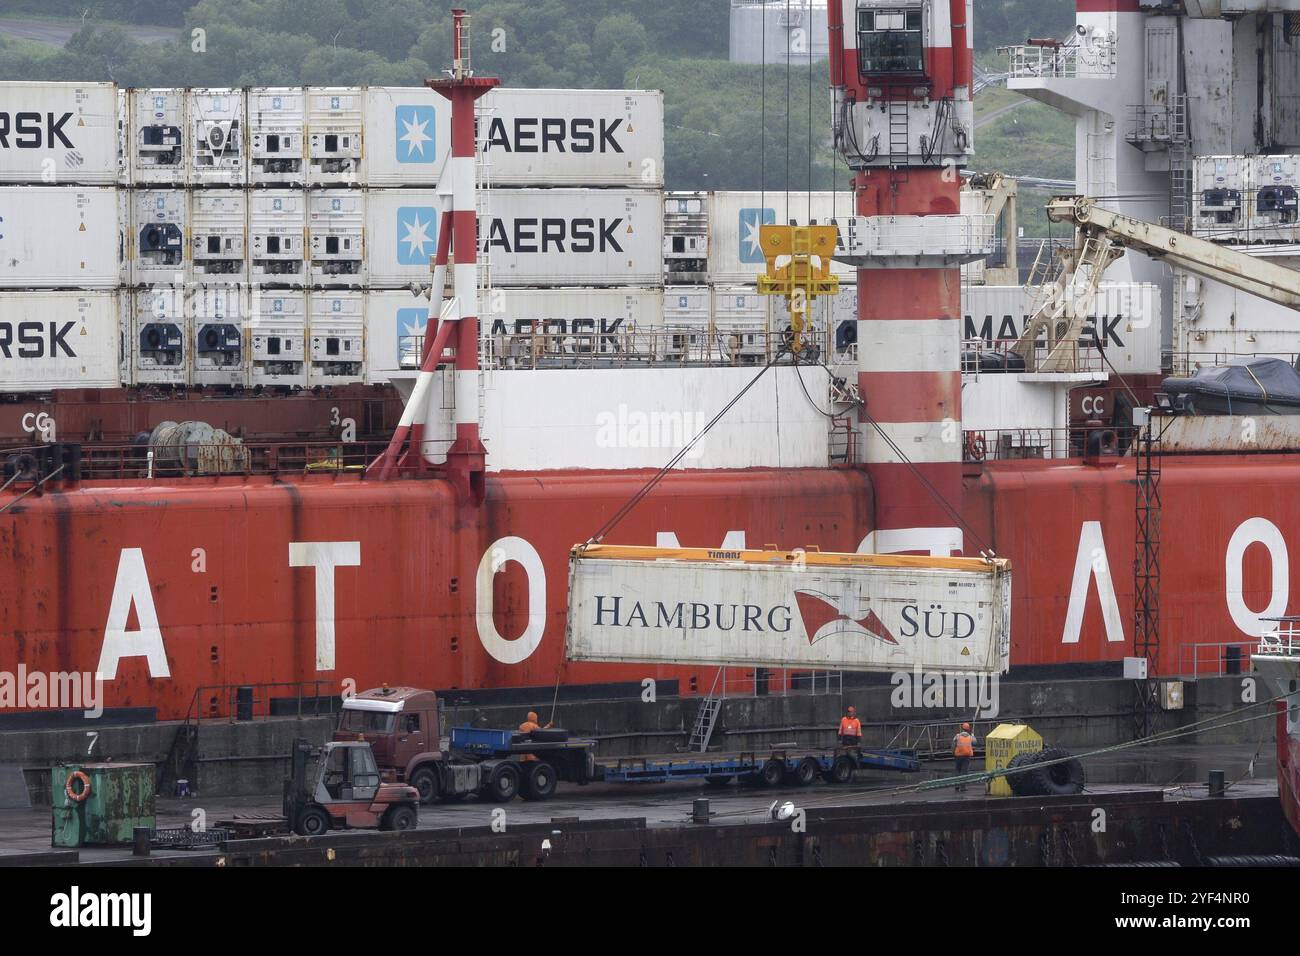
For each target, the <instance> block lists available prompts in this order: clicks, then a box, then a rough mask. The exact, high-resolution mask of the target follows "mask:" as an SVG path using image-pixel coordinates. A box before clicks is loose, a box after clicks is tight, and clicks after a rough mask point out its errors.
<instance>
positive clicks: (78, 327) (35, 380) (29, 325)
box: [0, 291, 121, 392]
mask: <svg viewBox="0 0 1300 956" xmlns="http://www.w3.org/2000/svg"><path fill="white" fill-rule="evenodd" d="M120 308H121V300H120V296H119V294H118V293H117V292H53V291H51V292H0V392H45V391H50V390H51V389H57V388H115V387H116V386H117V385H118V376H119V361H118V348H119V342H120V339H119V336H118V324H119V322H120V321H121V313H120Z"/></svg>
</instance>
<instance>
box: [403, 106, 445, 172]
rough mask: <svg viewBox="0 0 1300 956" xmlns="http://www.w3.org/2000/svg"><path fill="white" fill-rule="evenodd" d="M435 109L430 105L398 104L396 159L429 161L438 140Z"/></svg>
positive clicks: (412, 161)
mask: <svg viewBox="0 0 1300 956" xmlns="http://www.w3.org/2000/svg"><path fill="white" fill-rule="evenodd" d="M436 122H437V111H436V110H434V108H433V107H432V106H399V107H397V113H396V124H395V125H396V126H397V161H398V162H399V163H431V162H433V161H434V159H435V155H434V154H435V153H436V152H437V147H438V141H437V138H436V132H437V130H436V129H435V126H436Z"/></svg>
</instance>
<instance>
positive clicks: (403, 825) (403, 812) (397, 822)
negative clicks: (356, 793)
mask: <svg viewBox="0 0 1300 956" xmlns="http://www.w3.org/2000/svg"><path fill="white" fill-rule="evenodd" d="M419 822H420V816H419V813H418V812H417V811H416V809H415V807H410V806H407V805H406V804H404V803H403V804H400V805H399V806H396V807H390V808H389V809H388V812H387V813H385V814H384V818H383V820H381V821H380V823H379V829H381V830H414V829H415V825H416V824H417V823H419Z"/></svg>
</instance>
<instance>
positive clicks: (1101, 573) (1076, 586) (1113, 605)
mask: <svg viewBox="0 0 1300 956" xmlns="http://www.w3.org/2000/svg"><path fill="white" fill-rule="evenodd" d="M1092 578H1095V579H1096V580H1097V598H1098V600H1100V601H1101V617H1102V621H1103V623H1104V624H1105V626H1106V640H1107V641H1109V642H1110V643H1112V644H1122V643H1123V642H1124V621H1123V619H1122V618H1121V617H1120V616H1119V602H1118V601H1117V600H1116V599H1115V581H1114V579H1113V578H1112V577H1111V575H1110V559H1109V558H1107V557H1106V540H1105V538H1104V537H1103V536H1102V533H1101V522H1100V521H1085V522H1084V523H1083V527H1082V528H1080V529H1079V552H1078V554H1077V555H1076V556H1075V559H1074V580H1073V581H1072V582H1071V584H1070V607H1069V609H1068V610H1067V611H1066V612H1065V630H1064V632H1062V634H1061V643H1062V644H1078V643H1079V634H1080V633H1081V632H1082V631H1083V612H1084V610H1085V608H1087V606H1088V583H1089V580H1090V579H1092Z"/></svg>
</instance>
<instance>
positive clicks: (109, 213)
mask: <svg viewBox="0 0 1300 956" xmlns="http://www.w3.org/2000/svg"><path fill="white" fill-rule="evenodd" d="M122 259H123V256H122V236H121V233H120V230H119V225H118V199H117V192H116V190H115V189H114V188H113V187H111V186H109V187H86V188H78V187H75V186H58V187H55V186H0V288H6V289H28V288H54V289H57V288H71V289H111V288H114V287H115V286H117V285H118V282H119V268H118V266H119V263H120V262H121V261H122Z"/></svg>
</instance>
